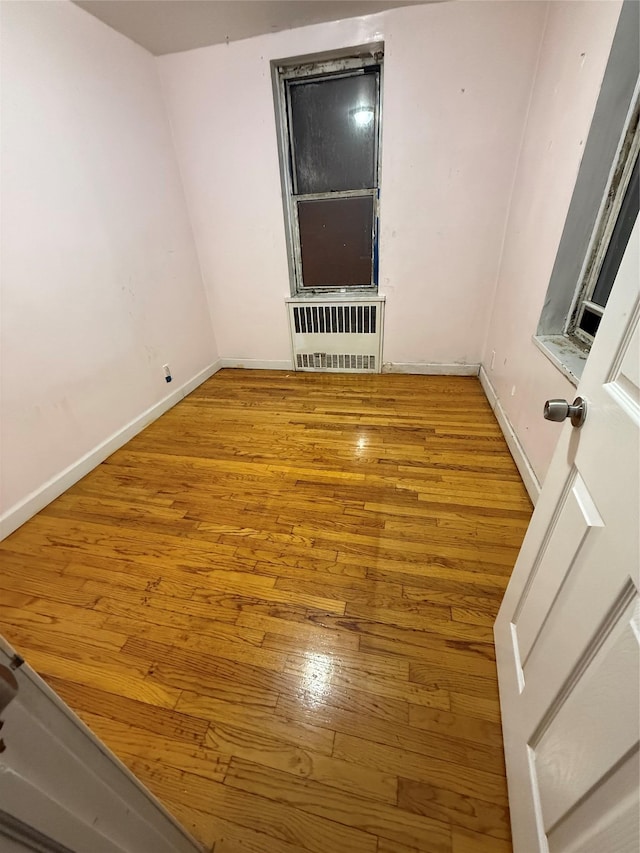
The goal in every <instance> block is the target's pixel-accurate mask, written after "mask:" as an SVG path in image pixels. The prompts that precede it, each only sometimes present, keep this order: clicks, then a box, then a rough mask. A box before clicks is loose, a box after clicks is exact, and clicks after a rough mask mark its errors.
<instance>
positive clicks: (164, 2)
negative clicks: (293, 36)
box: [74, 0, 434, 56]
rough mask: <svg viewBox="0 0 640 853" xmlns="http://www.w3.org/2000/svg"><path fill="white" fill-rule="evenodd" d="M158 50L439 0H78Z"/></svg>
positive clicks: (107, 21) (105, 19) (231, 39)
mask: <svg viewBox="0 0 640 853" xmlns="http://www.w3.org/2000/svg"><path fill="white" fill-rule="evenodd" d="M74 2H75V3H76V5H77V6H80V7H81V8H82V9H86V11H87V12H90V13H91V14H92V15H95V16H96V18H99V19H100V20H101V21H104V23H105V24H108V25H109V26H110V27H113V29H114V30H117V31H118V32H120V33H122V34H123V35H125V36H128V37H129V38H130V39H132V40H133V41H135V42H137V43H138V44H140V45H142V47H146V48H147V50H149V51H151V53H153V54H155V55H156V56H160V55H161V54H163V53H175V52H177V51H180V50H191V48H194V47H205V46H206V45H209V44H220V43H221V42H225V41H237V40H238V39H245V38H250V37H251V36H257V35H261V34H262V33H275V32H278V31H280V30H289V29H293V28H294V27H305V26H308V25H309V24H319V23H322V22H323V21H339V20H341V19H342V18H356V17H360V16H361V15H371V14H373V13H375V12H382V11H384V10H385V9H392V8H395V7H397V6H413V5H417V4H420V3H424V2H434V0H74Z"/></svg>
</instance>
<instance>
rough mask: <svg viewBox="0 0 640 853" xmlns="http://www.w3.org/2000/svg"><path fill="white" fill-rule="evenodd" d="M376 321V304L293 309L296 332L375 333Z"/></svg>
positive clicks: (305, 306)
mask: <svg viewBox="0 0 640 853" xmlns="http://www.w3.org/2000/svg"><path fill="white" fill-rule="evenodd" d="M377 322H378V318H377V306H376V305H301V306H296V307H294V309H293V323H294V326H295V330H296V333H297V334H318V333H319V334H326V333H331V334H333V333H335V334H340V333H342V334H361V335H375V334H376V331H377V330H376V325H377ZM344 357H345V358H348V356H344Z"/></svg>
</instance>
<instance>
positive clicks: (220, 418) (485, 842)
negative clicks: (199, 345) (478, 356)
mask: <svg viewBox="0 0 640 853" xmlns="http://www.w3.org/2000/svg"><path fill="white" fill-rule="evenodd" d="M530 512H531V507H530V504H529V500H528V498H527V495H526V492H525V490H524V488H523V486H522V483H521V481H520V479H519V477H518V474H517V471H516V469H515V466H514V464H513V461H512V459H511V457H510V455H509V452H508V450H507V447H506V445H505V443H504V440H503V438H502V435H501V433H500V430H499V428H498V426H497V424H496V422H495V420H494V418H493V415H492V413H491V409H490V407H489V405H488V403H487V401H486V399H485V397H484V395H483V392H482V390H481V388H480V385H479V383H478V381H477V380H476V379H475V378H463V377H426V376H397V375H394V376H345V375H334V376H331V375H326V374H289V373H284V372H266V371H265V372H258V371H256V372H250V371H231V370H225V371H222V372H221V373H219V374H217V375H216V376H215V377H213V378H212V379H210V380H209V381H208V382H206V383H205V384H204V385H203V386H201V387H200V388H199V389H198V390H197V391H196V392H194V393H193V394H192V395H191V396H190V397H188V398H187V399H185V400H184V401H183V402H181V403H180V404H179V405H178V406H177V407H175V408H174V409H172V410H171V411H170V412H168V413H167V414H165V415H164V416H163V417H162V418H161V419H160V420H159V421H157V422H156V423H154V424H153V425H152V426H151V427H149V428H148V429H147V430H145V432H143V433H142V434H140V435H139V436H137V437H136V438H134V439H133V440H132V441H131V442H130V443H129V444H128V445H127V446H126V447H124V448H123V449H122V450H120V451H118V452H117V453H115V454H114V455H113V456H111V457H110V458H109V459H108V460H107V461H106V462H105V463H104V464H102V465H101V466H99V467H98V468H97V469H96V470H95V471H93V472H92V473H91V474H89V475H88V476H87V477H85V479H84V480H82V482H80V483H78V484H77V485H76V486H74V487H73V488H72V489H70V490H69V491H68V492H67V493H66V494H65V495H63V496H62V497H61V498H59V499H58V500H57V501H55V502H54V503H53V504H51V505H50V506H49V507H47V509H45V510H44V511H43V512H41V513H40V514H39V515H38V516H36V517H35V518H34V519H32V520H31V521H30V522H28V523H27V524H26V525H24V527H22V528H21V529H20V530H18V531H16V533H14V534H13V535H12V536H11V537H9V538H8V539H7V540H5V542H4V543H2V544H0V559H1V561H2V579H1V580H0V583H1V584H2V587H3V588H2V601H3V612H2V618H3V624H2V632H3V633H4V634H5V635H6V636H7V639H8V640H9V641H10V642H11V643H12V644H13V645H15V646H16V647H17V648H18V649H19V650H20V651H21V652H22V653H23V654H24V655H25V657H26V658H27V659H28V660H29V662H30V663H31V664H32V665H33V666H34V667H35V668H36V669H37V670H38V671H39V672H40V673H41V674H42V675H43V676H44V677H45V678H46V679H47V681H48V682H49V683H50V684H51V685H52V686H53V687H54V689H56V690H57V691H58V692H59V693H60V694H61V695H62V697H63V698H64V699H65V700H66V701H67V702H68V703H69V704H70V705H71V707H72V708H74V710H76V711H77V712H78V713H79V714H80V716H81V717H82V718H83V719H84V720H85V721H86V722H87V723H88V724H89V725H90V726H91V727H92V728H93V729H94V731H95V732H96V733H97V734H98V735H99V736H100V737H102V738H103V739H104V741H105V742H106V743H107V744H108V745H109V746H110V747H111V748H112V749H113V750H114V751H115V752H116V753H117V754H118V756H120V757H121V758H122V760H123V761H124V762H125V763H126V764H127V765H128V766H129V767H130V768H131V769H132V770H133V771H134V772H135V773H136V774H137V775H138V776H139V777H140V778H141V779H142V780H143V782H144V783H145V784H146V785H147V786H148V787H149V788H150V789H151V790H152V791H153V792H154V793H155V794H156V795H157V796H158V797H159V798H160V799H161V800H162V801H163V802H164V803H165V804H166V806H167V807H168V808H169V809H170V810H171V811H172V812H173V813H174V814H175V815H176V816H177V817H178V818H179V820H180V821H182V822H183V823H184V824H185V825H186V826H187V827H188V828H189V830H190V831H191V832H192V833H193V834H194V835H195V836H196V837H197V838H198V839H199V840H201V841H202V842H204V843H205V844H206V845H207V846H208V847H211V846H212V845H213V844H214V843H215V850H216V853H230V851H234V853H235V851H252V853H300V851H312V853H329V851H330V853H411V851H414V853H415V851H430V852H432V853H472V851H473V853H508V851H510V849H511V847H510V842H509V828H508V807H507V795H506V785H505V779H504V767H503V756H502V744H501V732H500V718H499V708H498V699H497V685H496V676H495V661H494V649H493V644H492V627H491V626H492V623H493V620H494V618H495V614H496V612H497V608H498V606H499V602H500V599H501V596H502V593H503V591H504V588H505V586H506V583H507V581H508V577H509V573H510V571H511V568H512V566H513V563H514V561H515V558H516V555H517V552H518V549H519V546H520V543H521V540H522V537H523V535H524V532H525V529H526V526H527V523H528V520H529V516H530Z"/></svg>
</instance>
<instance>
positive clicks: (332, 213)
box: [276, 50, 382, 294]
mask: <svg viewBox="0 0 640 853" xmlns="http://www.w3.org/2000/svg"><path fill="white" fill-rule="evenodd" d="M381 63H382V53H381V52H380V51H377V50H376V51H375V52H374V53H369V54H368V55H366V56H358V57H353V56H352V57H344V58H339V59H333V60H325V61H319V62H313V63H303V64H300V63H299V62H297V63H296V64H295V65H289V64H280V65H278V66H277V67H276V74H277V80H276V82H277V113H278V119H279V125H280V156H281V166H282V177H283V196H284V202H285V218H286V221H287V231H288V235H287V236H288V242H289V251H290V271H291V277H292V292H293V293H298V294H300V293H308V294H313V293H318V292H327V291H335V290H349V291H353V290H362V291H365V292H371V291H375V290H376V288H377V284H378V269H377V260H378V200H379V185H380V182H379V178H380V167H379V160H380V142H379V140H380V86H381V75H382V64H381Z"/></svg>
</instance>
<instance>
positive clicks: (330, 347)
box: [287, 296, 384, 373]
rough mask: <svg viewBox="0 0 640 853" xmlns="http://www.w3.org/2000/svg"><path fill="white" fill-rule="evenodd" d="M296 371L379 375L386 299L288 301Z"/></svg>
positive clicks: (379, 297)
mask: <svg viewBox="0 0 640 853" xmlns="http://www.w3.org/2000/svg"><path fill="white" fill-rule="evenodd" d="M287 311H288V314H289V330H290V333H291V352H292V358H293V366H294V369H295V370H313V371H316V372H327V371H336V372H339V373H380V372H381V369H382V333H383V328H384V297H381V296H375V297H369V298H365V297H356V298H353V297H351V298H349V299H339V298H338V299H337V298H336V297H335V296H334V297H333V298H329V297H326V298H315V297H314V298H313V299H296V298H291V299H287Z"/></svg>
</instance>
